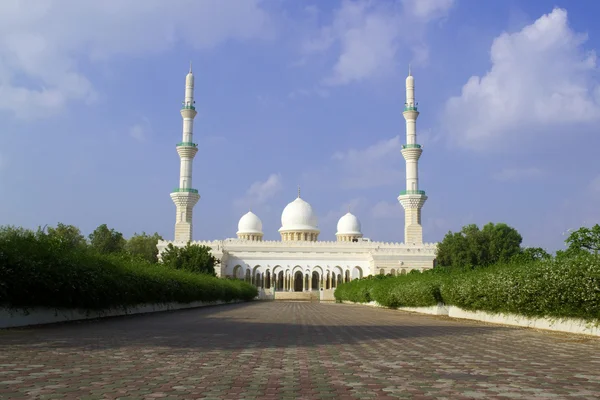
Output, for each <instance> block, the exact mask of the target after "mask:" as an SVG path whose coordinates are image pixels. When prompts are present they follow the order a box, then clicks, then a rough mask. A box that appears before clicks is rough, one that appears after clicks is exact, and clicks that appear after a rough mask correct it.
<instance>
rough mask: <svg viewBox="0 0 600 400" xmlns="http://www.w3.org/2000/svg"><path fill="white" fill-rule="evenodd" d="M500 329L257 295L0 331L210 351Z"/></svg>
mask: <svg viewBox="0 0 600 400" xmlns="http://www.w3.org/2000/svg"><path fill="white" fill-rule="evenodd" d="M498 329H509V328H505V327H494V326H480V325H474V324H468V323H463V324H460V323H456V322H454V321H448V320H443V319H437V318H432V317H429V316H421V315H412V314H405V313H399V312H397V311H393V310H385V309H372V308H367V307H364V306H352V305H348V306H347V305H335V304H319V303H284V302H269V303H264V302H253V303H243V304H233V305H225V306H214V307H205V308H196V309H188V310H178V311H172V312H164V313H156V314H144V315H132V316H124V317H113V318H106V319H98V320H88V321H81V322H70V323H61V324H53V325H45V326H39V327H31V328H22V329H11V330H5V331H2V332H0V351H3V350H2V349H3V348H6V346H39V347H43V348H44V349H45V350H48V349H53V348H54V349H72V350H84V351H85V350H101V349H118V348H132V347H146V348H147V347H150V346H156V347H166V348H170V349H181V350H185V351H190V350H194V349H197V350H199V351H210V350H219V349H229V350H232V349H256V348H288V347H296V346H308V347H310V346H321V345H327V344H348V345H352V344H357V343H359V342H361V343H364V342H365V341H370V340H374V341H381V340H385V339H393V340H400V341H401V340H402V339H409V338H416V337H434V336H453V337H454V338H455V340H461V341H462V340H464V341H469V338H471V337H473V336H481V335H483V334H485V333H489V332H492V331H496V330H498Z"/></svg>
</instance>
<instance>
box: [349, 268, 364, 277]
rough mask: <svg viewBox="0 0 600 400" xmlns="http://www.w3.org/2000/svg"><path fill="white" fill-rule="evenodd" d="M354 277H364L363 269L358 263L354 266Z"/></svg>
mask: <svg viewBox="0 0 600 400" xmlns="http://www.w3.org/2000/svg"><path fill="white" fill-rule="evenodd" d="M351 276H352V279H361V278H362V277H363V270H362V268H361V267H359V266H358V265H357V266H355V267H354V268H352V275H351Z"/></svg>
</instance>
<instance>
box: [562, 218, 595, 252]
mask: <svg viewBox="0 0 600 400" xmlns="http://www.w3.org/2000/svg"><path fill="white" fill-rule="evenodd" d="M565 243H566V244H567V252H570V253H577V252H580V251H587V252H588V253H593V254H596V255H597V254H598V251H600V225H598V224H596V225H594V226H593V227H592V228H586V227H585V226H582V227H581V228H579V229H577V230H576V231H574V232H571V234H570V235H569V237H568V238H567V240H565Z"/></svg>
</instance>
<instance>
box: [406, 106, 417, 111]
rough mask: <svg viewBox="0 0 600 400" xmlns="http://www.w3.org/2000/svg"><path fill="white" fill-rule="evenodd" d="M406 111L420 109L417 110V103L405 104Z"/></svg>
mask: <svg viewBox="0 0 600 400" xmlns="http://www.w3.org/2000/svg"><path fill="white" fill-rule="evenodd" d="M404 111H419V110H417V106H416V105H412V106H408V105H406V106H404Z"/></svg>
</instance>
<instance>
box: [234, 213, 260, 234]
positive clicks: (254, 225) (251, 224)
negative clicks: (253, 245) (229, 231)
mask: <svg viewBox="0 0 600 400" xmlns="http://www.w3.org/2000/svg"><path fill="white" fill-rule="evenodd" d="M237 233H238V234H240V233H260V234H262V221H261V220H260V218H258V217H257V216H256V214H254V213H253V212H252V211H248V212H247V213H246V214H244V215H243V216H242V218H240V222H238V231H237Z"/></svg>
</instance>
